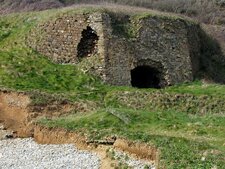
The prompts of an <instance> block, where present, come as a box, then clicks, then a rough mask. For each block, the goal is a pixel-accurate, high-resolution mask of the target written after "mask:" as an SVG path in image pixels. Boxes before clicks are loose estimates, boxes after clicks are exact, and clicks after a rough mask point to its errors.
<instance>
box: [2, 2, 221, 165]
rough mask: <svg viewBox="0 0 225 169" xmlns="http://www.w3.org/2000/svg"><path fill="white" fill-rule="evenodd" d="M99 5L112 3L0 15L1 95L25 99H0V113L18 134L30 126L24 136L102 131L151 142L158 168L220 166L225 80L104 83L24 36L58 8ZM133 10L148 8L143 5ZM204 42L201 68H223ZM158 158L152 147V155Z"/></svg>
mask: <svg viewBox="0 0 225 169" xmlns="http://www.w3.org/2000/svg"><path fill="white" fill-rule="evenodd" d="M0 2H1V3H4V2H5V1H0ZM43 2H44V1H43ZM53 4H54V3H53ZM5 5H6V4H5ZM31 6H32V5H31ZM44 6H45V5H44ZM59 6H61V3H60V4H59ZM59 6H57V7H59ZM1 7H2V6H1ZM45 7H46V6H45ZM21 8H22V7H21ZM33 9H36V8H33V7H27V10H33ZM41 9H46V8H41ZM120 9H123V11H124V10H125V8H124V7H121V8H120ZM128 9H130V8H128ZM99 10H100V11H102V10H103V11H104V10H109V11H110V9H102V7H100V8H96V7H86V8H78V7H74V8H73V7H70V8H62V9H57V10H56V9H53V10H46V11H41V12H28V13H16V14H9V15H4V16H1V17H0V87H1V95H0V98H1V99H2V100H6V101H7V99H8V98H12V97H15V98H17V96H19V98H20V96H24V97H23V98H26V99H28V98H29V99H30V100H31V102H30V103H29V105H28V106H27V107H26V106H25V108H24V107H23V105H24V104H23V102H24V101H26V99H22V101H23V102H22V103H21V105H19V106H18V107H17V102H14V101H11V100H10V99H8V100H10V101H9V102H8V103H7V102H6V101H5V102H6V103H5V102H3V101H2V100H1V101H2V104H4V106H3V107H1V111H0V121H3V122H4V123H5V125H6V126H8V127H12V128H13V129H14V130H18V134H19V131H20V130H21V128H24V130H25V129H26V130H27V131H28V130H29V132H30V133H29V136H32V135H33V134H34V133H32V132H34V128H35V127H37V126H39V127H43V126H44V127H45V129H46V128H49V129H50V130H51V129H55V128H60V129H65V130H67V131H70V132H77V133H81V134H82V135H83V136H86V138H87V139H88V141H89V142H94V143H95V141H96V142H98V141H99V140H100V141H101V140H106V138H116V139H126V140H130V141H133V142H141V143H146V144H148V145H149V146H151V147H153V149H154V150H157V152H158V154H159V164H158V165H159V167H160V168H171V169H172V168H173V169H174V168H205V169H211V168H213V167H214V168H223V166H225V147H224V144H225V143H224V138H225V116H224V113H225V102H224V100H225V85H222V84H216V83H214V82H211V83H208V82H209V81H210V80H211V79H207V78H206V79H204V78H202V79H196V81H194V82H192V83H185V84H179V85H175V86H170V87H166V88H163V89H138V88H132V87H118V86H110V85H106V84H104V83H103V82H102V81H101V80H100V79H99V78H97V77H95V76H93V75H91V74H88V73H84V72H83V71H81V70H80V69H79V67H78V66H76V65H67V64H56V63H54V62H52V61H51V60H50V59H48V58H47V57H46V56H44V55H42V54H40V53H38V52H37V51H35V50H33V49H31V48H30V47H28V45H27V44H26V39H27V36H28V35H29V34H30V32H31V30H32V29H34V28H36V27H37V26H38V25H39V24H41V23H44V22H47V21H49V20H52V18H55V17H56V16H58V15H60V14H62V13H72V14H74V13H91V12H93V11H99ZM111 10H112V9H111ZM113 11H114V12H115V8H114V9H113ZM127 11H128V12H129V11H131V10H126V12H127ZM137 11H138V12H140V13H141V14H143V11H144V13H145V14H146V12H147V13H148V14H153V13H152V12H153V11H148V10H146V9H138V10H137ZM118 13H119V12H118ZM158 15H160V14H158V13H157V16H158ZM172 17H173V15H172ZM212 34H213V33H212ZM218 37H219V38H220V36H218ZM209 42H212V43H213V42H214V41H209ZM214 45H215V43H213V45H212V46H214ZM207 47H208V46H207ZM214 47H215V46H214ZM216 47H218V46H217V45H216ZM213 49H214V48H213ZM216 49H217V48H216ZM202 50H204V51H203V52H205V54H207V56H206V58H208V59H207V62H206V65H205V68H206V69H207V68H210V69H208V70H210V72H211V73H213V72H214V71H213V70H214V69H216V70H218V72H220V73H221V74H223V73H224V74H225V72H223V70H224V67H223V64H222V63H220V62H219V61H218V58H221V57H223V55H222V54H221V53H220V54H221V55H215V53H211V52H212V50H211V48H209V49H208V48H202ZM213 51H214V50H213ZM216 54H218V53H216ZM217 57H218V58H217ZM213 61H214V62H213ZM211 63H213V64H216V66H215V65H214V67H211ZM211 76H214V74H211ZM201 77H202V76H201ZM203 77H204V76H203ZM12 100H13V99H12ZM17 100H18V99H17ZM19 101H21V99H19ZM19 103H20V102H19ZM17 108H18V109H19V110H21V109H22V112H23V113H24V112H26V113H27V114H25V115H24V116H23V117H21V118H18V119H19V120H18V119H14V118H12V117H18V116H19V113H18V114H13V115H11V114H10V113H12V112H13V113H17V112H18V111H15V110H18V109H17ZM24 109H26V110H24ZM11 110H14V111H11ZM67 110H68V111H67ZM23 118H24V119H23ZM21 119H22V121H20V120H21ZM16 122H17V123H16ZM24 123H25V124H24ZM29 127H31V128H29ZM26 136H27V135H26ZM157 158H158V157H156V155H155V156H152V157H151V160H156V159H157Z"/></svg>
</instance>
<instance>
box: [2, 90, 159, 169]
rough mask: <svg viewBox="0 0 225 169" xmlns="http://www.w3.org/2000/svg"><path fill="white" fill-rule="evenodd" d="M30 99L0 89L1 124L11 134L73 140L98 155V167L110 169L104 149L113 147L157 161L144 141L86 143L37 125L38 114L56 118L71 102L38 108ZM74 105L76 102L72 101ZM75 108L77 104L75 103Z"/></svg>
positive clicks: (53, 141) (46, 140)
mask: <svg viewBox="0 0 225 169" xmlns="http://www.w3.org/2000/svg"><path fill="white" fill-rule="evenodd" d="M30 103H31V99H30V97H29V96H28V95H26V94H25V93H17V92H8V91H2V92H1V91H0V123H1V122H2V123H3V124H4V126H5V127H6V128H7V129H10V130H13V131H14V133H15V135H14V137H31V136H32V137H34V139H35V141H36V142H37V143H39V144H65V143H72V144H75V145H76V147H78V148H79V149H82V150H89V151H92V152H95V153H97V154H98V155H99V156H100V157H101V168H109V169H110V168H113V165H112V164H114V163H115V161H113V160H112V159H110V157H108V156H107V149H109V148H116V149H119V150H122V151H125V152H127V153H129V154H130V155H132V156H134V157H136V158H140V159H145V160H148V161H151V162H152V161H158V153H157V149H156V148H153V147H150V146H148V145H146V144H140V143H134V142H130V141H126V140H122V139H117V140H115V143H114V144H113V145H103V144H99V143H97V144H96V142H95V143H89V142H88V140H87V138H86V137H85V136H84V135H81V133H80V134H78V133H75V132H69V131H66V130H63V129H50V128H46V127H42V126H38V125H36V124H35V123H34V122H35V121H36V120H37V119H38V118H40V117H48V118H50V117H51V118H52V117H55V116H56V117H57V116H61V115H64V114H66V113H68V112H70V111H71V110H72V109H73V108H74V105H69V104H64V105H63V108H62V107H61V108H57V106H56V108H55V109H48V107H49V106H50V107H52V106H53V107H55V106H54V105H46V107H42V108H41V109H38V110H39V111H38V112H35V111H34V110H37V107H36V108H33V107H31V104H30ZM75 105H76V104H75ZM75 107H76V106H75Z"/></svg>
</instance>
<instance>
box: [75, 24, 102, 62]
mask: <svg viewBox="0 0 225 169" xmlns="http://www.w3.org/2000/svg"><path fill="white" fill-rule="evenodd" d="M98 39H99V38H98V35H97V34H96V32H95V31H94V30H93V29H92V28H91V27H90V26H87V29H84V30H83V31H82V38H81V40H80V43H79V44H78V46H77V57H78V58H84V57H89V56H91V55H92V54H95V52H96V51H97V43H98Z"/></svg>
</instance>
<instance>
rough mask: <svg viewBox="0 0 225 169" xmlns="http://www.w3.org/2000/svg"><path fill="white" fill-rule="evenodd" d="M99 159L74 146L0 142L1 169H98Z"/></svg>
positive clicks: (25, 141)
mask: <svg viewBox="0 0 225 169" xmlns="http://www.w3.org/2000/svg"><path fill="white" fill-rule="evenodd" d="M98 168H100V159H99V157H98V156H97V155H96V154H94V153H90V152H88V151H81V150H78V149H77V148H76V147H75V146H74V145H72V144H63V145H40V144H37V143H35V142H34V140H33V139H32V138H28V139H8V140H2V141H0V169H98Z"/></svg>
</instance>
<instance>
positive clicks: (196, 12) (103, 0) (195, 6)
mask: <svg viewBox="0 0 225 169" xmlns="http://www.w3.org/2000/svg"><path fill="white" fill-rule="evenodd" d="M112 3H114V4H121V5H129V6H136V7H144V8H149V9H157V10H160V11H166V12H173V13H179V14H183V15H187V16H190V17H193V18H196V19H198V20H199V21H200V22H204V23H207V24H225V19H224V18H225V17H224V16H225V8H224V6H225V1H224V0H122V1H118V0H39V1H35V0H17V1H14V0H0V14H4V13H10V12H19V11H33V10H45V9H50V8H58V7H64V6H69V5H72V4H112Z"/></svg>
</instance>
